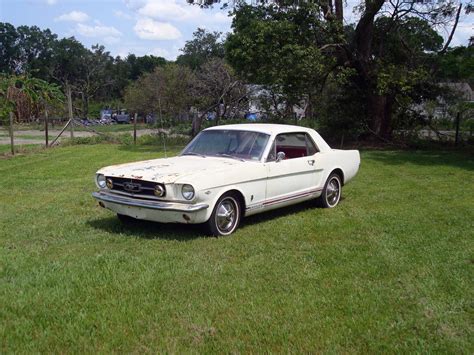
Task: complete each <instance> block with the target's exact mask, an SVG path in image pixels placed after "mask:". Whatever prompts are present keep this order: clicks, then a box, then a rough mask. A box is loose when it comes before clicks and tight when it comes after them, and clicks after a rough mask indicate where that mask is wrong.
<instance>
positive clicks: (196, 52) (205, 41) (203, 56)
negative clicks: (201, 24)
mask: <svg viewBox="0 0 474 355" xmlns="http://www.w3.org/2000/svg"><path fill="white" fill-rule="evenodd" d="M181 50H182V52H183V54H181V55H180V56H178V58H177V59H176V63H177V64H180V65H186V66H188V67H189V68H191V69H193V70H194V69H199V68H200V67H201V66H202V65H203V64H204V63H205V62H207V61H208V60H209V59H211V58H224V55H225V53H224V43H223V41H222V33H221V32H208V31H206V30H205V29H203V28H198V29H197V30H196V31H195V32H194V33H193V39H192V40H190V41H186V44H185V45H184V48H183V49H181Z"/></svg>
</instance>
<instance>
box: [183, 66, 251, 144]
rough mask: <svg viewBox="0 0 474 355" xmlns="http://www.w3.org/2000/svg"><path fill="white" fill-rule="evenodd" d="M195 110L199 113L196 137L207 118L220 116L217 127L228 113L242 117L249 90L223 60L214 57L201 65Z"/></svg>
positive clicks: (195, 130)
mask: <svg viewBox="0 0 474 355" xmlns="http://www.w3.org/2000/svg"><path fill="white" fill-rule="evenodd" d="M192 90H193V93H192V94H193V97H195V98H196V102H195V103H194V105H195V107H196V108H197V109H198V110H199V114H198V115H197V116H195V117H193V124H192V135H193V136H195V135H196V134H198V133H199V131H200V130H201V125H202V121H203V119H204V117H205V116H206V115H207V114H208V113H209V112H215V113H216V118H215V120H216V124H219V121H220V120H221V118H223V117H225V116H226V115H228V114H234V115H235V114H238V113H239V111H240V109H241V103H242V102H245V98H246V96H247V89H246V87H245V85H244V83H243V82H242V81H241V80H239V79H238V78H237V77H236V75H235V74H234V71H233V69H232V68H231V67H230V66H229V65H228V64H226V63H225V61H224V60H223V59H220V58H213V59H210V60H209V61H208V62H206V63H204V64H203V65H202V66H201V69H200V70H199V71H198V72H197V73H196V80H195V81H194V83H193V86H192Z"/></svg>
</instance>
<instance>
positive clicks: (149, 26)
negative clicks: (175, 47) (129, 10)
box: [133, 18, 181, 40]
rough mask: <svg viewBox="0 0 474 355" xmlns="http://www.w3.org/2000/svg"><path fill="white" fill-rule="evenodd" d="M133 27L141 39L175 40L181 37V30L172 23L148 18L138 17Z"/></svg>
mask: <svg viewBox="0 0 474 355" xmlns="http://www.w3.org/2000/svg"><path fill="white" fill-rule="evenodd" d="M133 29H134V30H135V33H136V34H137V36H138V37H140V38H141V39H151V40H175V39H178V38H180V37H181V32H180V31H179V30H178V29H177V28H176V27H174V26H173V25H172V24H170V23H167V22H158V21H154V20H152V19H150V18H141V19H138V21H137V23H136V25H135V27H134V28H133Z"/></svg>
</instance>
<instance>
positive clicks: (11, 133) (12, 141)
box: [10, 112, 15, 155]
mask: <svg viewBox="0 0 474 355" xmlns="http://www.w3.org/2000/svg"><path fill="white" fill-rule="evenodd" d="M10 145H11V150H12V155H15V141H14V139H13V112H10Z"/></svg>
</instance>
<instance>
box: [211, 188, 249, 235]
mask: <svg viewBox="0 0 474 355" xmlns="http://www.w3.org/2000/svg"><path fill="white" fill-rule="evenodd" d="M240 218H241V206H240V203H239V199H238V198H237V197H236V196H235V195H234V194H232V193H227V194H224V195H222V196H221V198H219V200H218V201H217V203H216V205H215V207H214V210H213V211H212V214H211V218H209V220H208V221H207V227H208V230H209V232H210V233H211V234H212V235H214V236H216V237H218V236H224V235H229V234H231V233H232V232H234V231H235V230H236V229H237V227H238V225H239V223H240Z"/></svg>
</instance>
